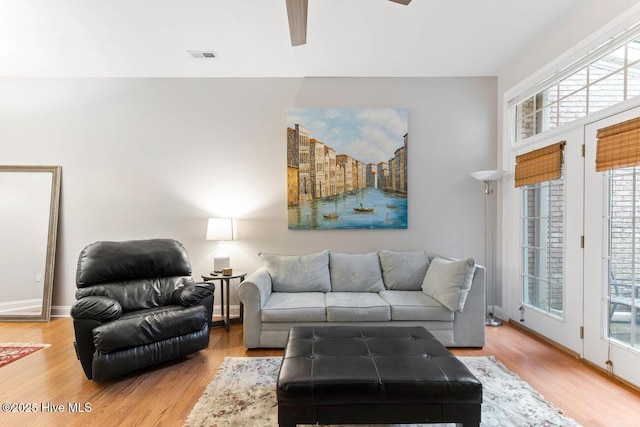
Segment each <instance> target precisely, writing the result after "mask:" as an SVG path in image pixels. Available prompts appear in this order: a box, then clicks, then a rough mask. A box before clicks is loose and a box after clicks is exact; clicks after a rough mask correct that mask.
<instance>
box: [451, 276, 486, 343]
mask: <svg viewBox="0 0 640 427" xmlns="http://www.w3.org/2000/svg"><path fill="white" fill-rule="evenodd" d="M486 276H487V274H486V268H485V267H484V266H482V265H479V264H476V271H475V272H474V274H473V281H472V282H471V289H469V295H467V300H466V302H465V305H464V309H463V310H462V312H461V313H455V318H454V322H453V336H454V337H455V341H459V342H464V343H468V344H465V347H484V343H485V316H486V306H485V302H486V299H485V293H486V279H487V277H486Z"/></svg>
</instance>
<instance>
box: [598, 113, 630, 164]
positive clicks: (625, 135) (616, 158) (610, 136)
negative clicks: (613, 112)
mask: <svg viewBox="0 0 640 427" xmlns="http://www.w3.org/2000/svg"><path fill="white" fill-rule="evenodd" d="M596 136H597V138H598V145H597V148H596V172H603V171H608V170H613V169H620V168H628V167H633V166H638V165H640V117H637V118H635V119H631V120H627V121H626V122H622V123H618V124H615V125H613V126H608V127H606V128H602V129H598V132H597V134H596Z"/></svg>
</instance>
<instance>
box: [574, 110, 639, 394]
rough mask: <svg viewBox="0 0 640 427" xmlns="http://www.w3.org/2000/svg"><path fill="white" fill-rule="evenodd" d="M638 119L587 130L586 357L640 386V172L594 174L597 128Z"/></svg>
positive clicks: (620, 117) (616, 119)
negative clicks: (639, 306)
mask: <svg viewBox="0 0 640 427" xmlns="http://www.w3.org/2000/svg"><path fill="white" fill-rule="evenodd" d="M636 117H640V107H638V108H634V109H631V110H628V111H625V112H622V113H619V114H616V115H614V116H611V117H608V118H606V119H602V120H599V121H597V122H594V123H591V124H588V125H587V126H585V134H584V139H585V168H584V170H585V172H584V174H585V177H584V182H585V194H584V224H585V232H584V235H585V246H584V247H585V249H584V343H583V344H584V358H585V359H586V360H588V361H590V362H592V363H594V364H595V365H597V366H599V367H601V368H603V369H605V370H608V371H610V372H613V374H615V375H617V376H619V377H621V378H623V379H625V380H626V381H628V382H630V383H632V384H635V385H636V386H640V369H638V366H640V342H639V337H640V325H638V323H639V321H640V313H639V312H638V308H637V306H638V305H640V301H639V300H638V297H639V296H640V295H638V292H639V290H640V167H630V168H622V169H616V170H613V171H606V172H596V170H595V157H596V147H597V137H596V133H597V131H598V129H602V128H605V127H608V126H612V125H615V124H617V123H620V122H624V121H626V120H630V119H633V118H636Z"/></svg>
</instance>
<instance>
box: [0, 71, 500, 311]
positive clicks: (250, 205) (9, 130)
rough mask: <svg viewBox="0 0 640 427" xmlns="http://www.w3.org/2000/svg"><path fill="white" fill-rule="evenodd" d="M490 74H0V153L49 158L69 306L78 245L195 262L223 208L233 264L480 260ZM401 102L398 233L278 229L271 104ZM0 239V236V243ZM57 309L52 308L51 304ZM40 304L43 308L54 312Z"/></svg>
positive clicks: (200, 263) (205, 264)
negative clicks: (333, 254) (166, 242)
mask: <svg viewBox="0 0 640 427" xmlns="http://www.w3.org/2000/svg"><path fill="white" fill-rule="evenodd" d="M496 83H497V82H496V79H495V78H363V79H360V78H304V79H298V78H282V79H191V78H184V79H0V93H2V97H0V129H2V134H1V135H0V138H1V141H0V158H1V159H2V160H1V162H2V163H5V164H33V165H38V164H47V165H61V166H62V191H61V206H60V215H61V216H60V229H59V234H58V253H57V258H56V274H55V283H54V301H53V306H54V307H55V306H57V307H59V308H60V307H68V306H70V305H71V304H72V303H73V301H74V292H75V269H76V262H77V256H78V254H79V252H80V251H81V250H82V248H83V247H84V246H85V245H87V244H89V243H91V242H94V241H97V240H124V239H140V238H152V237H169V238H175V239H178V240H180V241H181V242H182V243H183V244H184V245H185V247H186V248H187V251H188V252H189V255H190V257H191V261H192V264H193V272H194V276H196V277H199V275H200V274H203V273H207V272H208V271H209V270H210V265H211V260H212V257H213V253H214V252H215V249H216V244H215V243H214V242H210V241H206V240H205V239H204V235H205V229H206V222H207V218H208V217H210V216H236V217H237V218H238V228H239V233H238V237H239V240H238V241H236V242H233V243H232V244H231V245H230V253H231V257H232V266H233V267H234V268H236V269H245V270H248V271H252V270H254V269H255V268H257V267H258V266H259V258H258V255H257V254H258V252H260V251H273V252H279V253H305V252H312V251H318V250H322V249H324V248H329V249H333V250H337V251H345V252H362V251H373V250H375V249H378V248H389V249H395V250H427V251H428V252H430V253H441V254H446V255H451V256H456V257H465V256H473V257H475V258H476V259H477V260H478V261H479V262H481V263H482V262H483V248H484V245H483V232H482V226H483V217H482V209H483V204H482V203H483V200H482V197H483V194H482V189H481V187H482V186H481V183H479V182H477V181H474V180H473V179H472V178H470V177H469V175H468V173H469V172H472V171H475V170H480V169H488V168H494V167H495V166H496V164H495V159H496V156H497V153H496V144H495V141H496V121H497V118H496V106H497V105H498V102H497V98H496V94H497V86H496ZM290 107H363V108H364V107H368V108H385V107H405V108H408V110H409V152H410V155H409V229H408V230H346V231H329V230H323V231H289V230H288V229H287V218H286V214H287V209H286V109H287V108H290ZM2 244H6V243H5V242H0V245H2ZM65 309H66V308H65ZM54 314H55V313H54Z"/></svg>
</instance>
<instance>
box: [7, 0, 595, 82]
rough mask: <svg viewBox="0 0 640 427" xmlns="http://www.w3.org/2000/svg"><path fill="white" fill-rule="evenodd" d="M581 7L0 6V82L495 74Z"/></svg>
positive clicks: (445, 2) (30, 1) (143, 2)
mask: <svg viewBox="0 0 640 427" xmlns="http://www.w3.org/2000/svg"><path fill="white" fill-rule="evenodd" d="M592 1H595V0H413V1H412V3H411V4H410V5H409V6H402V5H399V4H396V3H393V2H390V1H387V0H309V18H308V34H307V44H306V45H303V46H297V47H292V46H291V43H290V39H289V31H288V21H287V14H286V7H285V0H1V1H0V76H5V77H7V76H11V77H13V76H46V77H58V76H60V77H63V76H65V77H66V76H72V77H109V76H114V77H129V76H134V77H149V76H154V77H165V76H166V77H179V76H183V77H297V76H362V77H368V76H390V77H391V76H399V77H404V76H411V77H414V76H495V75H498V74H499V73H500V71H501V70H502V69H503V68H504V67H505V66H507V65H508V64H510V63H512V62H513V61H514V60H516V59H517V58H518V57H519V56H520V55H522V54H523V53H524V52H526V51H527V50H529V49H530V48H532V47H534V46H535V45H536V43H537V41H538V40H540V38H542V37H543V36H544V35H545V33H547V32H549V31H550V30H551V29H552V28H553V26H554V25H562V22H563V19H564V18H566V17H567V16H570V15H572V14H574V13H576V12H577V11H579V10H580V9H581V8H584V7H586V6H587V5H588V4H589V3H591V2H592ZM188 50H213V51H215V52H216V53H217V55H218V57H217V58H216V59H213V60H211V59H193V58H192V57H191V56H190V55H189V54H188V53H187V51H188Z"/></svg>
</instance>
